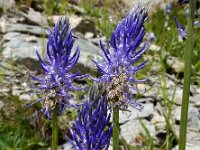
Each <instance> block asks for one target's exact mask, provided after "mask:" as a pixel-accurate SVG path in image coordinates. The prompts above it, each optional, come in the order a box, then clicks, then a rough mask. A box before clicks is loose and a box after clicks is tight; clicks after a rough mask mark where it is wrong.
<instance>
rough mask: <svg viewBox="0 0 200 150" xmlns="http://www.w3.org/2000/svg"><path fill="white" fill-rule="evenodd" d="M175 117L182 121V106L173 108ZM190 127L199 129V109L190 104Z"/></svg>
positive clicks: (176, 119) (188, 122)
mask: <svg viewBox="0 0 200 150" xmlns="http://www.w3.org/2000/svg"><path fill="white" fill-rule="evenodd" d="M172 114H173V118H174V119H175V121H178V122H180V118H181V107H180V106H178V107H176V108H175V109H174V110H172ZM187 124H188V127H190V128H194V129H199V127H200V126H199V111H198V109H197V108H195V107H193V106H189V109H188V121H187Z"/></svg>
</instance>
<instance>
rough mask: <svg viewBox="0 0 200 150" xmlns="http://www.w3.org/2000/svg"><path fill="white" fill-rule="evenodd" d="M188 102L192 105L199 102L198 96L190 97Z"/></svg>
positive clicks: (199, 97) (199, 96)
mask: <svg viewBox="0 0 200 150" xmlns="http://www.w3.org/2000/svg"><path fill="white" fill-rule="evenodd" d="M190 101H191V102H193V103H197V102H199V101H200V94H196V95H194V96H190Z"/></svg>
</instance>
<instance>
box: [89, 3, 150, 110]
mask: <svg viewBox="0 0 200 150" xmlns="http://www.w3.org/2000/svg"><path fill="white" fill-rule="evenodd" d="M147 15H148V13H147V9H146V7H144V6H141V5H138V6H137V7H134V8H133V9H132V10H131V11H130V12H129V14H128V15H127V16H126V17H125V18H124V19H123V20H122V21H121V22H120V23H119V24H118V26H117V27H116V30H115V32H113V33H112V35H111V38H110V42H108V43H107V46H103V44H102V42H101V41H100V46H101V49H102V51H103V54H104V58H105V61H104V62H102V63H100V62H96V61H94V60H93V62H94V64H95V65H96V67H97V68H98V70H99V72H100V73H101V74H102V76H101V77H100V78H98V79H94V78H92V79H93V80H95V81H96V82H106V83H107V84H108V85H107V96H108V100H109V105H110V106H116V105H118V106H119V108H120V109H123V110H124V109H127V106H128V104H130V105H132V106H133V107H135V108H138V109H142V108H143V106H142V105H140V104H139V103H137V102H136V101H135V100H133V98H132V96H133V94H131V92H130V91H131V90H133V91H137V92H138V90H137V89H136V88H135V87H134V86H133V84H135V83H141V82H145V81H146V80H137V79H135V77H134V75H135V74H136V72H137V71H138V70H140V69H142V68H144V67H145V64H146V61H145V62H142V63H140V64H139V65H134V63H136V62H137V60H138V59H139V58H141V55H142V54H144V53H145V51H146V49H147V44H146V43H143V44H142V46H141V47H139V46H140V45H141V42H142V40H143V37H144V35H145V28H144V22H145V21H146V19H147Z"/></svg>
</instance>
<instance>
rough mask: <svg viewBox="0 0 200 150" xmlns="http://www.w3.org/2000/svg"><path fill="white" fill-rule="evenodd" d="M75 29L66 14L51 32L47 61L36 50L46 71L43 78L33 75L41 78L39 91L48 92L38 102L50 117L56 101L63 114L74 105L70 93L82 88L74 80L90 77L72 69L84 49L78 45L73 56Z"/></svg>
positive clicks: (38, 79)
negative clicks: (66, 108) (71, 103)
mask: <svg viewBox="0 0 200 150" xmlns="http://www.w3.org/2000/svg"><path fill="white" fill-rule="evenodd" d="M71 30H72V29H71V26H70V24H69V21H68V20H67V19H66V18H64V17H63V18H61V19H60V20H59V21H58V22H57V23H56V24H55V26H54V28H53V29H52V30H51V29H50V32H49V33H48V42H47V51H46V61H44V60H43V59H42V57H41V56H40V54H39V53H38V51H36V54H37V56H38V58H39V61H40V65H41V68H42V69H43V71H44V75H43V77H42V78H37V77H33V79H34V80H37V81H39V87H38V90H39V91H42V93H43V94H44V98H42V99H40V100H38V101H36V102H39V101H41V102H42V105H43V106H42V109H41V111H42V112H43V113H44V114H46V115H47V117H48V118H50V116H51V112H52V109H53V108H54V107H55V105H56V104H57V105H58V106H59V110H58V111H59V112H58V113H59V114H61V113H62V112H63V110H64V109H65V107H66V106H70V103H69V99H70V95H69V94H68V92H69V91H71V90H81V89H82V88H79V87H76V86H74V85H73V84H72V83H73V80H74V79H78V78H83V77H85V76H86V75H82V76H81V75H80V72H78V73H76V74H73V73H71V72H70V69H71V68H73V67H74V65H75V64H76V63H77V61H78V58H79V55H80V51H79V49H78V48H77V49H76V51H75V52H74V54H73V55H72V56H71V49H72V46H73V43H74V38H73V36H72V31H71ZM36 102H34V103H36ZM34 103H33V104H34ZM31 105H32V104H31ZM31 105H29V106H31Z"/></svg>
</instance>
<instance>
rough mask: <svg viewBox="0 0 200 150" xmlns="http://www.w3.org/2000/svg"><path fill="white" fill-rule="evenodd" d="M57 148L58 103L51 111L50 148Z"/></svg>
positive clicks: (55, 149)
mask: <svg viewBox="0 0 200 150" xmlns="http://www.w3.org/2000/svg"><path fill="white" fill-rule="evenodd" d="M57 149H58V105H56V106H55V108H54V109H53V113H52V150H57Z"/></svg>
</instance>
